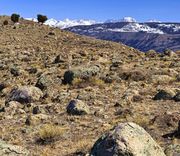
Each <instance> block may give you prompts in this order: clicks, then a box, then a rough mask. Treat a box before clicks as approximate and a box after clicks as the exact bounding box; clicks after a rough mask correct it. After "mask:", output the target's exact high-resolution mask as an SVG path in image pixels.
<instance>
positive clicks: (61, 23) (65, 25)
mask: <svg viewBox="0 0 180 156" xmlns="http://www.w3.org/2000/svg"><path fill="white" fill-rule="evenodd" d="M45 24H46V25H49V26H52V27H58V28H61V29H65V28H69V27H73V26H77V25H92V24H96V21H94V20H82V19H81V20H70V19H65V20H63V21H57V20H55V19H49V20H47V21H46V22H45Z"/></svg>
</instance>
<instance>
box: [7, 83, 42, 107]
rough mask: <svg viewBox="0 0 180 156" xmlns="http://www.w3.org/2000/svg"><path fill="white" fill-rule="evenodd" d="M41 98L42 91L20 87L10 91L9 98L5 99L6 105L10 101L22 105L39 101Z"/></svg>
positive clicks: (32, 87)
mask: <svg viewBox="0 0 180 156" xmlns="http://www.w3.org/2000/svg"><path fill="white" fill-rule="evenodd" d="M42 96H43V93H42V91H41V90H40V89H39V88H37V87H34V86H22V87H18V88H14V89H12V90H11V92H10V94H9V96H8V97H7V99H6V104H7V103H9V102H10V101H17V102H20V103H22V104H27V103H31V102H34V101H39V99H40V98H41V97H42Z"/></svg>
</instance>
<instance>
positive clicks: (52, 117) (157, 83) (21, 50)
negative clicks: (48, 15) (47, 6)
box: [0, 16, 180, 156]
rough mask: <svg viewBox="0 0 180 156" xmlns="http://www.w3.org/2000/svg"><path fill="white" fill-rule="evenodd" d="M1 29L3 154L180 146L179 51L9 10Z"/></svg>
mask: <svg viewBox="0 0 180 156" xmlns="http://www.w3.org/2000/svg"><path fill="white" fill-rule="evenodd" d="M5 19H6V20H8V22H9V23H8V25H3V22H4V20H5ZM0 36H1V37H0V71H1V74H0V155H9V154H11V155H23V156H24V155H37V156H39V155H43V156H44V155H45V156H51V155H53V156H54V155H57V156H84V155H88V154H89V153H91V155H93V156H101V155H115V154H116V155H118V154H119V155H122V154H123V155H127V154H128V155H132V156H135V155H137V154H139V153H142V151H144V152H145V153H144V155H143V154H142V156H145V155H146V154H147V153H150V154H151V155H152V156H154V153H158V154H159V155H162V156H163V155H164V151H165V153H166V154H167V155H168V154H169V155H170V154H172V153H174V154H176V153H178V152H179V151H180V149H179V148H180V147H179V145H178V144H179V143H180V140H179V137H180V135H179V134H180V128H179V127H178V122H179V120H180V113H179V112H180V107H179V104H180V103H179V101H180V74H179V73H180V64H179V62H180V60H179V57H180V56H179V53H174V52H172V51H166V52H165V53H163V54H157V53H155V52H154V51H150V52H148V53H147V54H146V55H145V54H144V53H142V52H140V51H138V50H136V49H134V48H130V47H127V46H125V45H123V44H118V43H113V42H108V41H101V40H96V39H94V38H88V37H83V36H80V35H76V34H73V33H71V32H68V31H64V30H59V29H58V28H52V27H49V26H45V25H42V24H38V23H34V22H31V21H25V20H23V19H21V20H20V23H19V24H13V23H11V22H10V19H9V18H8V17H6V16H2V17H0ZM135 123H136V124H135ZM117 125H118V126H117ZM138 125H139V126H138ZM114 126H116V127H115V128H114V130H111V131H110V129H112V128H113V127H114ZM104 133H105V135H103V134H104ZM137 133H138V135H136V134H137ZM148 133H149V134H148ZM102 135H103V136H102ZM150 135H151V136H150ZM101 136H102V137H101ZM105 136H106V137H105ZM129 136H132V137H133V138H134V140H132V141H131V139H129ZM99 138H100V139H99ZM112 138H114V139H112ZM98 139H99V140H98ZM119 140H121V141H119ZM136 145H139V146H138V148H137V146H136ZM145 145H147V146H145ZM125 146H126V147H125ZM160 146H161V147H160ZM113 149H115V150H113ZM122 149H123V150H122ZM104 152H105V153H104ZM179 153H180V152H179ZM159 155H157V156H159Z"/></svg>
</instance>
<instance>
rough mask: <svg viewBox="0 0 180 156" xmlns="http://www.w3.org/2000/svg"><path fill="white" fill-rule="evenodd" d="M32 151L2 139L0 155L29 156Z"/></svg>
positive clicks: (0, 141)
mask: <svg viewBox="0 0 180 156" xmlns="http://www.w3.org/2000/svg"><path fill="white" fill-rule="evenodd" d="M29 154H30V153H29V151H28V150H26V149H24V148H23V147H20V146H16V145H11V144H7V143H5V142H4V141H2V140H0V155H2V156H28V155H29Z"/></svg>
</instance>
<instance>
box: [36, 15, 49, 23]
mask: <svg viewBox="0 0 180 156" xmlns="http://www.w3.org/2000/svg"><path fill="white" fill-rule="evenodd" d="M47 19H48V18H47V16H45V15H41V14H38V15H37V20H38V22H41V23H44V22H46V21H47Z"/></svg>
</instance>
